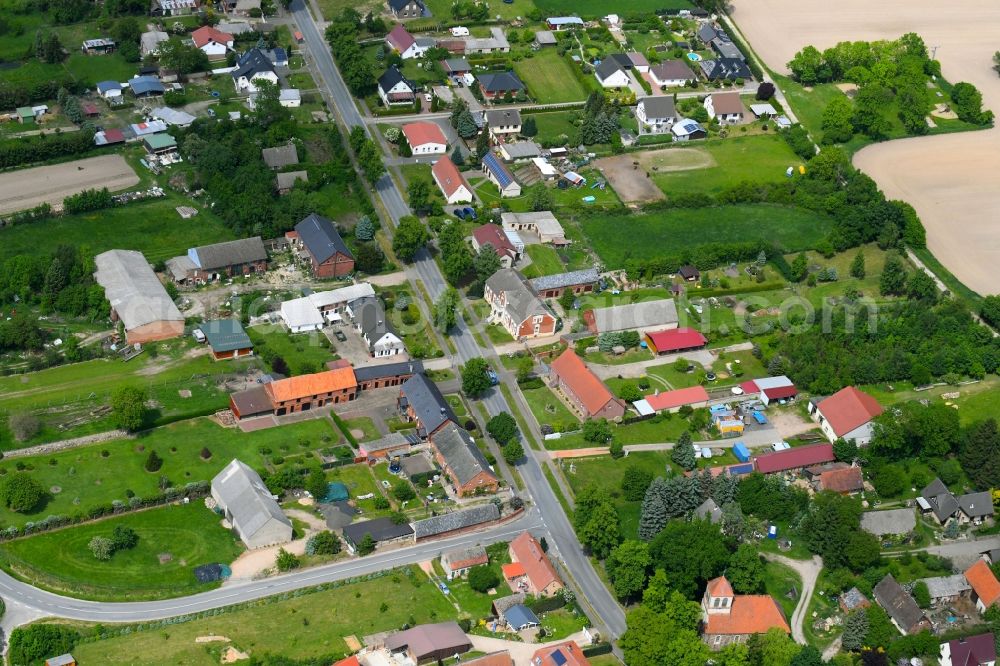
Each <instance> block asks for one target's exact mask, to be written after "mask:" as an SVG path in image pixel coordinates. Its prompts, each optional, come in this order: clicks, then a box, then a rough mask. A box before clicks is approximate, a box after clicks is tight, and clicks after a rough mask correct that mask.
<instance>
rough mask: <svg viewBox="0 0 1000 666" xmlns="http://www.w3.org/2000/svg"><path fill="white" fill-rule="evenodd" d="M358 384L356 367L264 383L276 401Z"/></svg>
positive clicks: (331, 391)
mask: <svg viewBox="0 0 1000 666" xmlns="http://www.w3.org/2000/svg"><path fill="white" fill-rule="evenodd" d="M357 385H358V380H357V379H356V378H355V377H354V368H351V367H346V368H337V369H335V370H324V371H323V372H317V373H315V374H311V375H301V376H299V377H289V378H288V379H279V380H278V381H276V382H271V383H269V384H265V385H264V389H265V390H266V391H267V392H268V393H269V394H270V396H271V398H272V399H273V400H274V401H275V402H287V401H289V400H295V399H297V398H305V397H308V396H311V395H319V394H321V393H336V392H338V391H343V390H344V389H350V388H353V387H356V386H357Z"/></svg>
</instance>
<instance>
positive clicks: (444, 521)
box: [413, 502, 500, 543]
mask: <svg viewBox="0 0 1000 666" xmlns="http://www.w3.org/2000/svg"><path fill="white" fill-rule="evenodd" d="M498 520H500V509H498V508H497V505H496V504H494V503H492V502H490V503H489V504H478V505H476V506H473V507H471V508H468V509H459V510H458V511H450V512H448V513H442V514H439V515H437V516H432V517H430V518H425V519H424V520H418V521H417V522H415V523H413V537H414V541H415V542H417V543H419V542H421V541H426V540H427V539H441V538H445V537H448V536H454V535H456V534H462V533H463V532H468V531H469V530H473V529H477V528H479V527H482V526H484V525H489V524H492V523H495V522H497V521H498Z"/></svg>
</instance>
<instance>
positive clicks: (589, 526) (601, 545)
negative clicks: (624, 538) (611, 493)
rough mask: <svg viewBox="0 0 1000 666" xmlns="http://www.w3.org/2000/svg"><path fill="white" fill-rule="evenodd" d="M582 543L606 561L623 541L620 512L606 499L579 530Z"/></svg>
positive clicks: (597, 556)
mask: <svg viewBox="0 0 1000 666" xmlns="http://www.w3.org/2000/svg"><path fill="white" fill-rule="evenodd" d="M577 538H579V540H580V543H581V544H582V545H583V546H584V547H585V548H587V549H588V550H590V552H591V553H592V554H593V555H594V556H595V557H596V558H597V559H599V560H603V559H605V558H606V557H607V556H608V554H609V553H610V552H611V550H612V549H613V548H614V547H615V546H617V545H618V543H619V542H620V541H621V528H620V526H619V523H618V510H617V509H616V508H615V505H614V504H612V503H611V501H610V500H608V499H605V500H603V501H601V502H599V503H598V504H597V506H596V507H595V508H594V509H593V510H592V511H591V513H590V518H589V520H587V522H586V523H585V524H584V525H583V527H582V528H581V529H578V530H577Z"/></svg>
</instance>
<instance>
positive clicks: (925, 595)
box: [910, 580, 931, 608]
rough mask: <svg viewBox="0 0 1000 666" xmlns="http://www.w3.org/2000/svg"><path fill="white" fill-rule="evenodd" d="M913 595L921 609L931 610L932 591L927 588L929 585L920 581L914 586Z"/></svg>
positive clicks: (911, 591)
mask: <svg viewBox="0 0 1000 666" xmlns="http://www.w3.org/2000/svg"><path fill="white" fill-rule="evenodd" d="M910 593H911V594H913V598H914V600H915V601H916V602H917V605H918V606H920V607H921V608H929V607H930V605H931V591H930V590H929V589H928V588H927V583H925V582H924V581H922V580H918V581H917V582H916V583H914V584H913V589H911V590H910Z"/></svg>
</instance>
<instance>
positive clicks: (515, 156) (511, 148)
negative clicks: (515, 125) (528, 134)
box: [498, 141, 542, 162]
mask: <svg viewBox="0 0 1000 666" xmlns="http://www.w3.org/2000/svg"><path fill="white" fill-rule="evenodd" d="M498 149H499V150H500V156H501V157H503V158H504V159H505V160H507V161H508V162H520V161H523V160H534V159H536V158H538V157H539V156H541V154H542V148H541V146H539V145H538V144H537V143H535V142H534V141H511V142H504V143H501V144H500V145H499V147H498Z"/></svg>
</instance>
